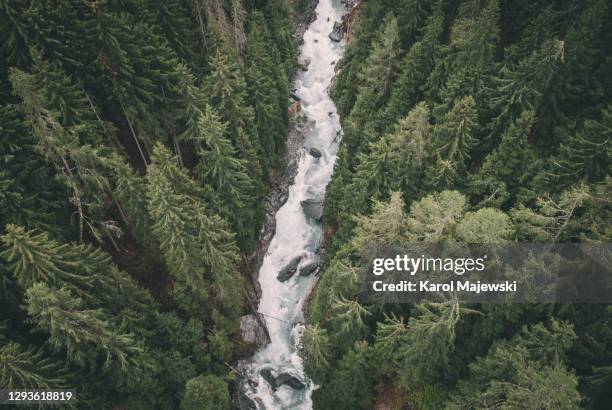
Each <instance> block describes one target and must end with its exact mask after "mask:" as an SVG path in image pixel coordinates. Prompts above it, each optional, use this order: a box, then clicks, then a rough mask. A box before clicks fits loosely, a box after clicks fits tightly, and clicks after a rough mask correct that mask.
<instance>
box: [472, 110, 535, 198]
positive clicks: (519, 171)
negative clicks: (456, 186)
mask: <svg viewBox="0 0 612 410" xmlns="http://www.w3.org/2000/svg"><path fill="white" fill-rule="evenodd" d="M534 122H535V117H534V112H533V111H525V112H523V113H521V116H520V117H519V118H518V119H517V120H516V121H515V122H514V123H512V124H511V125H510V127H508V129H507V130H506V131H505V132H504V135H503V136H502V138H501V142H500V144H499V146H498V147H497V148H496V149H495V150H494V151H493V152H491V153H490V154H489V155H487V156H486V157H485V160H484V163H483V164H482V166H481V167H480V170H479V171H478V174H476V175H473V176H471V178H470V180H469V183H468V184H469V189H470V191H471V192H472V193H474V194H476V195H479V199H480V200H481V201H483V204H486V205H491V204H503V203H508V202H511V203H513V202H514V201H515V200H516V197H517V195H518V194H519V192H520V190H521V188H522V187H524V186H525V185H526V184H527V182H528V181H529V179H530V178H531V177H532V173H533V168H534V166H535V164H536V163H537V155H536V152H535V150H534V149H533V148H532V147H531V145H530V143H529V136H530V135H531V130H532V127H533V124H534Z"/></svg>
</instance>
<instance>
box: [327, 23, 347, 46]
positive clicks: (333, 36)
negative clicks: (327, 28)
mask: <svg viewBox="0 0 612 410" xmlns="http://www.w3.org/2000/svg"><path fill="white" fill-rule="evenodd" d="M343 37H344V30H343V29H342V23H340V22H338V21H336V22H335V23H334V28H333V29H332V32H331V33H329V38H330V40H331V41H335V42H339V41H341V40H342V38H343Z"/></svg>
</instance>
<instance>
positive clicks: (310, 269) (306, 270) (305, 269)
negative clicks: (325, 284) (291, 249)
mask: <svg viewBox="0 0 612 410" xmlns="http://www.w3.org/2000/svg"><path fill="white" fill-rule="evenodd" d="M318 270H319V262H310V263H307V264H306V265H304V266H302V267H301V268H300V276H309V275H310V274H312V273H316V272H317V271H318Z"/></svg>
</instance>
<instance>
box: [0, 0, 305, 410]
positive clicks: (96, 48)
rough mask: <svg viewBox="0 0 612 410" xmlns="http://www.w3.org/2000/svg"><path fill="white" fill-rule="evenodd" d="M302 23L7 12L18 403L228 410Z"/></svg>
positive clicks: (210, 8)
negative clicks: (41, 392)
mask: <svg viewBox="0 0 612 410" xmlns="http://www.w3.org/2000/svg"><path fill="white" fill-rule="evenodd" d="M300 7H303V5H301V4H300V3H299V2H297V3H296V4H288V3H287V2H285V1H281V0H244V1H243V0H146V1H144V0H102V1H90V0H48V1H47V0H41V1H23V0H0V387H1V388H24V387H27V388H30V389H52V388H53V389H61V388H72V389H75V390H76V391H77V396H78V407H79V408H91V409H105V408H107V409H111V408H115V409H118V408H125V409H153V408H155V409H171V408H179V407H180V408H182V409H203V408H205V409H227V408H230V406H231V404H230V397H229V390H228V389H229V386H230V383H231V381H232V379H233V377H234V375H235V374H234V372H233V371H232V363H234V361H235V359H236V357H237V356H238V355H239V354H240V352H241V346H240V345H239V343H237V337H236V332H237V329H238V320H239V318H240V316H241V315H243V314H244V313H245V312H246V311H247V306H246V301H245V294H244V291H243V283H244V281H245V280H246V279H245V278H246V275H245V273H244V272H245V264H244V261H243V257H244V255H247V254H248V253H249V252H252V251H253V249H254V247H255V243H256V239H257V233H258V231H259V229H261V225H262V223H263V217H264V207H263V205H262V204H263V202H264V201H263V198H264V196H265V193H266V188H267V186H268V181H269V178H270V176H271V175H273V174H274V173H275V172H277V168H278V167H279V158H280V155H282V153H283V152H284V150H285V139H286V134H287V127H288V113H287V108H288V104H289V103H288V95H289V89H288V87H289V78H290V77H291V76H292V73H293V71H294V70H295V67H296V64H297V63H296V61H297V57H296V56H297V50H298V48H297V46H298V42H297V41H296V39H295V38H294V25H295V24H294V17H295V16H296V15H297V12H299V10H300Z"/></svg>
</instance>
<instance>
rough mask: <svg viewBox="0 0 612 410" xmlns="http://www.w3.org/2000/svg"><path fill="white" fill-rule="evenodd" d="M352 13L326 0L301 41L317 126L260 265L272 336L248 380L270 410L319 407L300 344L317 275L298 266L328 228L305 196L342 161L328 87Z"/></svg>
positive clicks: (307, 104)
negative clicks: (284, 273)
mask: <svg viewBox="0 0 612 410" xmlns="http://www.w3.org/2000/svg"><path fill="white" fill-rule="evenodd" d="M345 12H346V9H345V8H344V6H342V5H341V4H340V2H339V1H338V0H336V1H334V0H320V1H319V4H318V6H317V8H316V19H315V20H314V21H313V22H312V23H311V24H310V26H309V28H308V30H307V31H306V32H305V33H304V44H303V45H302V47H301V54H300V61H302V62H310V63H309V65H308V70H307V71H305V72H302V73H300V74H299V76H298V78H297V79H296V81H295V88H296V89H297V90H296V92H295V93H296V94H297V96H298V97H299V98H300V102H301V106H302V110H303V113H304V115H305V116H306V117H307V118H306V119H307V121H314V127H313V128H312V129H310V131H309V132H308V133H307V134H306V136H305V142H304V145H305V147H306V148H307V149H306V150H303V152H302V154H301V156H300V158H299V165H298V172H297V175H296V176H295V180H294V182H293V185H291V186H290V188H289V198H288V200H287V202H286V203H285V204H284V205H283V206H282V207H281V208H280V209H279V210H278V212H277V213H276V233H275V236H274V238H273V239H272V241H271V243H270V246H269V248H268V252H267V254H266V255H265V257H264V260H263V264H262V266H261V269H260V271H259V283H260V285H261V291H262V295H261V300H260V303H259V312H260V313H262V315H263V316H264V317H265V321H266V325H267V328H268V331H269V334H270V339H271V342H270V343H269V344H268V345H267V346H265V347H264V348H262V349H260V350H259V351H257V352H256V353H255V356H254V357H253V360H252V364H251V366H250V367H249V369H248V372H249V375H248V379H250V381H251V383H250V384H249V385H248V386H245V387H246V388H247V395H248V396H249V397H250V398H251V399H252V400H253V402H254V403H257V405H258V406H259V407H261V406H262V405H263V406H265V408H266V409H311V408H312V401H311V398H310V396H311V393H312V391H313V390H314V389H315V388H316V386H315V385H314V384H313V383H312V381H311V380H310V379H308V377H307V376H306V375H305V374H304V371H303V368H302V361H301V359H300V357H299V356H298V353H297V351H296V346H297V344H298V343H299V338H300V336H301V334H302V331H303V321H304V320H303V319H304V318H303V313H302V308H303V305H304V301H305V300H306V298H307V297H308V294H309V292H310V290H311V289H312V286H313V285H314V283H315V280H316V278H315V275H314V274H311V275H309V276H302V275H300V274H299V273H297V272H299V271H300V268H301V267H304V266H306V265H308V264H310V263H312V262H313V261H316V251H317V249H318V247H319V243H320V240H321V233H322V229H321V223H320V222H319V221H317V220H316V219H313V218H311V217H308V216H307V215H306V214H305V213H304V209H303V207H302V205H301V202H302V201H305V200H309V199H314V200H316V201H321V200H322V198H323V196H324V193H325V187H326V185H327V184H328V182H329V180H330V178H331V175H332V172H333V168H334V162H335V160H336V152H337V149H338V143H339V138H338V137H337V136H338V135H339V132H340V122H339V119H338V115H337V113H336V107H335V106H334V103H333V101H332V100H331V98H330V97H329V94H328V87H329V85H330V82H331V80H332V78H333V77H334V74H335V72H334V69H335V64H336V62H337V61H339V60H340V58H341V55H342V52H343V49H344V41H341V42H334V41H332V40H331V39H330V38H329V34H330V33H331V32H332V30H333V27H334V22H340V21H341V19H342V16H343V14H344V13H345ZM312 147H314V148H316V149H318V150H319V151H320V153H321V154H322V155H321V156H320V158H315V157H314V156H312V155H310V154H309V153H308V149H310V148H312ZM315 213H316V211H315ZM311 215H312V214H311ZM296 257H301V260H300V262H299V266H298V267H297V269H296V273H295V274H294V275H293V276H292V277H291V278H289V279H288V280H286V281H284V282H281V281H279V280H278V279H277V276H278V274H279V272H280V271H281V270H282V269H283V268H284V267H286V266H287V265H288V264H289V263H290V262H291V261H294V260H295V258H296ZM279 376H280V378H279Z"/></svg>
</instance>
